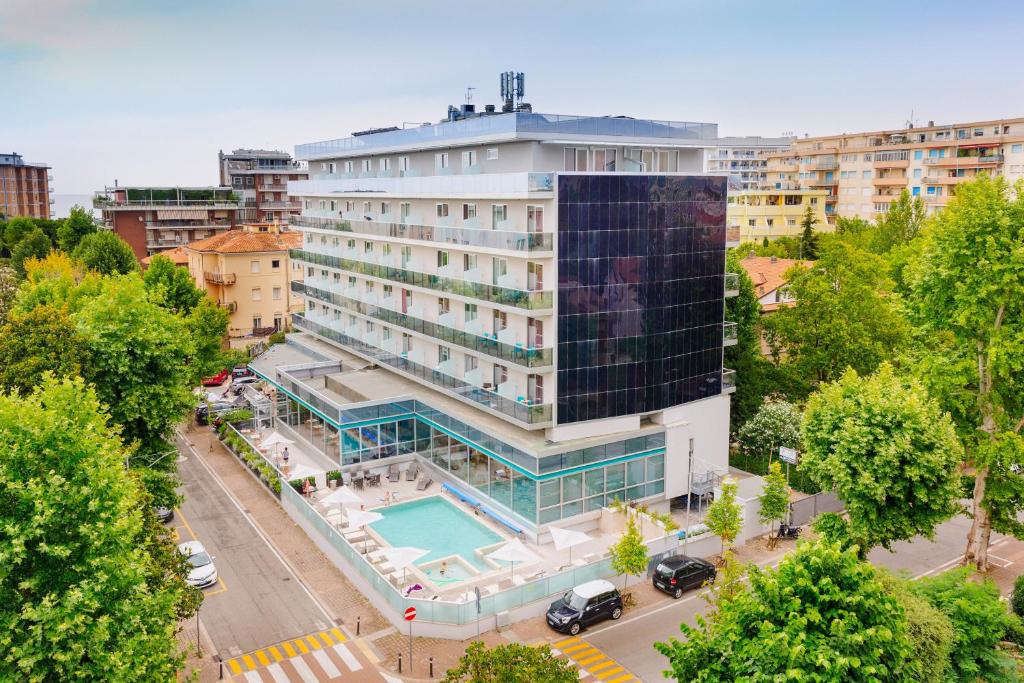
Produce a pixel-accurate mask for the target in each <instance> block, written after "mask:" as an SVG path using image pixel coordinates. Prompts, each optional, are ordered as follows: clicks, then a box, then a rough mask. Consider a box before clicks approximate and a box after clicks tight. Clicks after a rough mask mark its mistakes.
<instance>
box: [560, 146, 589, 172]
mask: <svg viewBox="0 0 1024 683" xmlns="http://www.w3.org/2000/svg"><path fill="white" fill-rule="evenodd" d="M564 165H565V170H566V171H586V170H587V150H586V148H584V147H566V148H565V164H564Z"/></svg>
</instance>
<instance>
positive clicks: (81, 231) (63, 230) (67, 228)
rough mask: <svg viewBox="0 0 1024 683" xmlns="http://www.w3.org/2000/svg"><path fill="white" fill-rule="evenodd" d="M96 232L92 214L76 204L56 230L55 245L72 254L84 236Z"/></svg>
mask: <svg viewBox="0 0 1024 683" xmlns="http://www.w3.org/2000/svg"><path fill="white" fill-rule="evenodd" d="M94 232H96V221H95V220H93V217H92V213H90V212H89V211H87V210H86V209H84V208H82V207H81V206H79V205H78V204H75V205H74V206H72V207H71V212H70V213H69V214H68V217H67V218H65V219H64V220H63V221H61V222H60V226H59V227H58V228H57V235H56V237H57V243H58V244H59V245H60V248H61V249H62V250H64V251H66V252H67V253H69V254H70V253H72V252H73V251H74V250H75V247H77V246H78V243H79V242H81V241H82V238H83V237H85V236H86V235H91V234H93V233H94Z"/></svg>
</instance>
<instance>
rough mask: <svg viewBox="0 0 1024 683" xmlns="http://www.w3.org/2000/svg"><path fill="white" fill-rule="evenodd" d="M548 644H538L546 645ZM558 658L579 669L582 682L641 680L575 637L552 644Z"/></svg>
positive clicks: (605, 682) (613, 682)
mask: <svg viewBox="0 0 1024 683" xmlns="http://www.w3.org/2000/svg"><path fill="white" fill-rule="evenodd" d="M545 644H546V643H543V642H542V643H538V645H545ZM550 645H551V652H552V653H553V654H554V655H555V656H556V657H561V658H564V659H567V660H569V661H570V662H572V663H573V664H575V665H576V667H577V668H578V669H579V675H580V681H586V682H588V683H589V682H591V681H593V682H595V683H627V682H629V683H631V682H632V681H639V680H640V679H639V678H637V677H636V676H634V675H633V674H632V673H630V672H629V671H628V670H627V669H626V667H624V666H622V665H621V664H619V663H618V662H617V661H615V660H614V659H612V658H611V657H609V656H608V655H606V654H605V653H603V652H601V650H599V649H598V648H596V647H594V646H593V645H591V644H590V643H588V642H586V641H585V640H583V639H582V638H578V637H576V636H573V637H571V638H565V639H564V640H559V641H557V642H555V643H550Z"/></svg>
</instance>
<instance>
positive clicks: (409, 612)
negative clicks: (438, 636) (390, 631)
mask: <svg viewBox="0 0 1024 683" xmlns="http://www.w3.org/2000/svg"><path fill="white" fill-rule="evenodd" d="M415 619H416V608H415V607H406V608H405V620H406V621H408V622H409V673H412V622H413V620H415Z"/></svg>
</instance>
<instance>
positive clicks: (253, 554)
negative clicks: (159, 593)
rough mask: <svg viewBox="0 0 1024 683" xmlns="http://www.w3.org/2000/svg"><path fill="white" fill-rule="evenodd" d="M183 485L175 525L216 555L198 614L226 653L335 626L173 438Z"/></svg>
mask: <svg viewBox="0 0 1024 683" xmlns="http://www.w3.org/2000/svg"><path fill="white" fill-rule="evenodd" d="M177 445H178V448H179V450H180V451H181V452H182V454H183V456H184V459H183V460H181V461H179V464H178V471H179V473H180V474H181V479H182V488H181V492H182V494H183V495H184V497H185V500H184V502H183V503H182V505H181V508H180V510H179V511H178V512H177V514H176V515H175V520H174V522H172V524H173V525H175V526H176V528H177V529H178V533H179V536H180V537H181V539H182V540H188V539H191V538H193V537H194V538H197V539H198V540H200V541H202V542H203V544H204V545H205V546H206V548H207V550H208V551H209V552H210V554H211V555H213V556H214V557H215V558H216V565H217V571H218V573H219V575H220V582H219V583H218V584H217V585H216V586H214V587H211V588H208V589H207V590H206V599H205V600H204V601H203V605H202V607H201V608H200V619H201V621H202V623H203V625H204V626H205V628H206V630H207V632H208V633H209V634H210V638H211V639H212V640H213V643H214V646H215V648H216V650H217V652H218V653H219V654H220V655H221V657H222V658H223V659H225V660H227V659H229V658H231V657H234V656H237V655H241V654H243V653H246V652H250V651H252V650H256V649H258V648H261V647H264V646H266V645H271V644H274V643H279V642H281V641H285V640H288V639H291V638H297V637H299V636H303V635H306V634H309V633H312V632H317V631H323V630H324V629H329V628H332V627H334V626H335V624H333V623H332V622H331V621H330V620H329V617H328V616H327V615H326V614H325V613H324V611H323V610H322V609H321V608H320V607H319V606H318V605H317V603H316V602H315V601H314V600H313V599H312V598H311V597H310V596H309V594H308V593H307V592H306V591H305V589H304V588H303V587H302V585H301V584H300V583H299V582H298V580H297V579H296V577H295V576H294V575H293V574H292V573H291V572H290V571H289V569H288V567H287V566H285V564H284V563H283V562H282V560H281V559H280V557H279V556H278V555H277V553H276V552H275V551H274V550H273V549H272V548H271V546H270V545H269V544H268V543H267V542H266V541H265V540H264V539H263V537H262V536H261V535H260V534H259V533H258V532H257V530H256V528H255V527H254V526H253V525H252V524H251V523H250V522H249V520H248V518H247V517H246V516H245V514H244V513H243V511H242V510H241V509H240V508H239V507H237V506H236V505H235V504H234V503H233V502H232V500H231V499H230V498H229V496H228V495H227V492H226V491H225V490H224V489H223V488H221V486H220V485H219V483H218V482H217V481H216V480H215V479H214V478H213V477H212V475H211V472H210V471H209V470H208V469H207V468H206V466H205V464H204V463H203V462H202V461H201V459H199V458H198V457H197V456H196V455H195V454H193V453H192V452H191V451H190V449H189V447H188V446H187V445H186V444H184V443H183V442H181V441H180V440H179V441H178V443H177Z"/></svg>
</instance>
